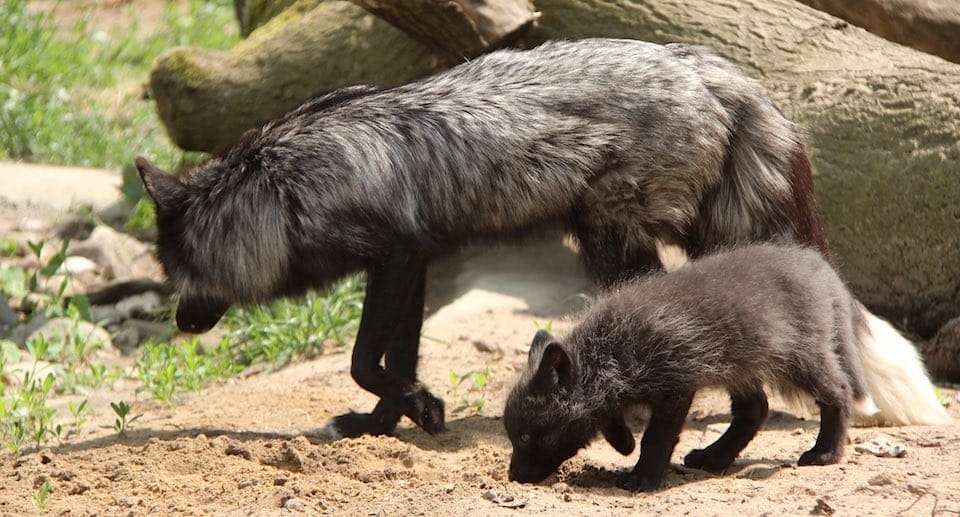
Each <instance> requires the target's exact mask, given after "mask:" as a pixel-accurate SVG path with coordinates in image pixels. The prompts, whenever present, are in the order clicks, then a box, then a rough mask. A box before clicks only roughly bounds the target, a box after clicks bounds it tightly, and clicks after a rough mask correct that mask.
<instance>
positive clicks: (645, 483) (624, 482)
mask: <svg viewBox="0 0 960 517" xmlns="http://www.w3.org/2000/svg"><path fill="white" fill-rule="evenodd" d="M661 482H662V480H661V479H652V478H651V477H650V476H644V475H642V474H637V473H636V472H628V473H626V474H622V475H621V476H620V477H618V478H617V487H619V488H622V489H624V490H629V491H631V492H653V491H656V490H657V489H659V488H660V483H661Z"/></svg>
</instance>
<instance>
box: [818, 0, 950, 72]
mask: <svg viewBox="0 0 960 517" xmlns="http://www.w3.org/2000/svg"><path fill="white" fill-rule="evenodd" d="M800 1H801V2H803V3H805V4H807V5H809V6H810V7H813V8H816V9H819V10H821V11H824V12H827V13H830V14H832V15H834V16H836V17H838V18H843V19H844V20H846V21H848V22H850V23H852V24H854V25H856V26H858V27H863V28H864V29H867V30H868V31H870V32H872V33H874V34H877V35H879V36H882V37H884V38H886V39H888V40H890V41H895V42H897V43H900V44H901V45H907V46H908V47H913V48H915V49H917V50H922V51H923V52H927V53H928V54H933V55H935V56H940V57H942V58H944V59H947V60H950V61H953V62H954V63H960V2H958V1H957V0H800Z"/></svg>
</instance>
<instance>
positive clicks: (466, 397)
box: [447, 368, 490, 414]
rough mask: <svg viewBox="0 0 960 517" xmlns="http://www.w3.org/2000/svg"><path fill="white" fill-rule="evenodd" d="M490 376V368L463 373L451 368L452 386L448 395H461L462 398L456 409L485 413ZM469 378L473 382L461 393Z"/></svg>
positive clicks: (455, 396) (454, 396)
mask: <svg viewBox="0 0 960 517" xmlns="http://www.w3.org/2000/svg"><path fill="white" fill-rule="evenodd" d="M489 378H490V370H489V369H488V368H487V369H484V370H483V371H482V372H476V371H469V372H466V373H464V374H462V375H458V374H457V372H455V371H453V370H450V388H449V389H448V390H447V395H448V396H450V397H453V398H457V397H458V395H459V396H460V399H461V400H460V401H461V405H460V407H458V408H456V409H454V411H462V410H465V409H470V410H472V411H473V412H474V413H475V414H481V413H483V409H484V407H486V404H487V381H488V380H489ZM468 380H470V381H471V383H470V384H469V386H468V388H467V391H466V392H465V393H463V394H459V393H458V392H459V390H460V389H461V388H462V387H463V384H464V383H466V382H467V381H468Z"/></svg>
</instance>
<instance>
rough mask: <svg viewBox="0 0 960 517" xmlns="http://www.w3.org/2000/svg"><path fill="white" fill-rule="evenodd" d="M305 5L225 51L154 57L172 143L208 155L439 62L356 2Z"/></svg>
mask: <svg viewBox="0 0 960 517" xmlns="http://www.w3.org/2000/svg"><path fill="white" fill-rule="evenodd" d="M303 6H304V3H303V2H296V3H294V4H293V5H291V6H290V7H289V8H287V9H286V10H284V11H283V12H281V13H280V14H279V15H276V16H274V17H272V18H271V19H270V20H269V21H268V22H267V23H266V24H264V25H263V26H261V27H259V28H258V29H256V30H255V31H254V32H253V33H252V34H251V35H250V37H249V38H247V39H245V40H243V41H241V42H240V43H239V44H237V46H236V47H234V48H233V49H231V50H229V51H226V52H221V51H212V50H206V49H199V48H193V47H179V48H175V49H173V50H170V51H168V52H166V53H164V54H163V55H162V56H161V57H160V58H159V59H158V60H157V63H156V65H155V66H154V68H153V70H152V71H151V73H150V89H151V92H152V95H153V97H154V98H155V99H156V103H157V111H158V112H159V114H160V118H161V119H162V120H163V122H164V124H165V125H166V128H167V132H168V134H169V135H170V138H171V139H172V140H173V141H174V143H176V144H177V145H178V146H180V147H181V148H183V149H187V150H193V151H212V150H214V149H216V148H218V147H220V146H223V145H225V144H228V143H230V142H232V141H233V140H234V139H235V138H237V136H239V135H240V134H242V133H243V132H244V131H245V130H247V129H250V128H252V127H256V126H258V125H261V124H263V123H265V122H267V121H269V120H271V119H273V118H276V117H277V116H279V115H281V114H283V113H285V112H287V111H289V110H290V109H292V108H294V107H296V106H297V105H299V104H300V103H301V102H303V101H304V100H305V99H307V98H309V97H311V96H313V95H316V94H319V93H323V92H327V91H330V90H333V89H335V88H338V87H340V86H343V85H345V84H358V83H368V84H379V85H383V86H389V85H394V84H399V83H403V82H406V81H410V80H412V79H415V78H418V77H422V76H424V75H427V74H429V73H430V72H432V71H434V70H436V69H437V68H438V67H439V66H440V65H441V63H442V62H443V61H442V59H441V56H438V55H437V54H435V53H434V52H431V51H430V50H428V49H427V48H426V47H424V46H423V45H421V44H420V43H417V42H416V41H413V40H412V39H410V38H409V37H408V36H406V35H405V34H403V33H402V32H400V31H399V30H397V29H396V28H394V27H393V26H391V25H390V24H389V23H387V22H385V21H383V20H380V19H379V18H377V17H376V16H374V15H372V14H370V13H368V12H367V11H365V10H363V9H362V8H361V7H359V6H357V5H354V4H353V3H351V2H346V1H336V0H333V1H324V2H320V3H318V4H317V5H316V6H314V7H313V8H310V9H305V10H304V9H303Z"/></svg>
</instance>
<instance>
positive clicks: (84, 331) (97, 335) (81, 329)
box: [27, 318, 112, 350]
mask: <svg viewBox="0 0 960 517" xmlns="http://www.w3.org/2000/svg"><path fill="white" fill-rule="evenodd" d="M41 335H42V336H43V337H44V339H46V340H47V341H48V342H52V343H64V342H67V341H68V340H69V339H72V338H73V337H74V336H77V337H79V338H80V339H83V340H84V342H85V343H86V344H87V347H88V349H90V350H92V349H96V348H109V347H110V346H112V340H111V339H110V333H109V332H107V331H106V330H104V329H103V328H101V327H98V326H96V325H94V324H92V323H90V322H87V321H74V320H72V319H70V318H54V319H52V320H50V321H48V322H46V323H44V324H43V326H42V327H40V328H38V329H37V330H35V331H33V332H32V333H31V334H30V335H29V336H28V337H27V340H28V341H29V340H31V339H36V338H37V337H38V336H41Z"/></svg>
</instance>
